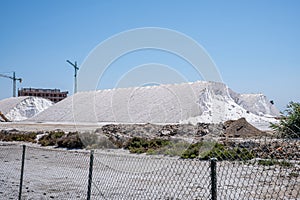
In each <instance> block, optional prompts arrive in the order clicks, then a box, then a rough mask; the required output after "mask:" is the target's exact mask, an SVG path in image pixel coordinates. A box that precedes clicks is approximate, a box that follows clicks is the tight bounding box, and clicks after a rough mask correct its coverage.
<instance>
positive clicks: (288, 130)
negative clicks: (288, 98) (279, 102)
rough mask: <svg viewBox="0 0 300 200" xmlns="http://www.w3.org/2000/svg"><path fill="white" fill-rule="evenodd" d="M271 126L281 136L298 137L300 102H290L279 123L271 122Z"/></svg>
mask: <svg viewBox="0 0 300 200" xmlns="http://www.w3.org/2000/svg"><path fill="white" fill-rule="evenodd" d="M271 128H272V129H273V130H275V131H277V132H278V134H279V135H280V136H281V137H285V138H300V103H295V102H290V103H289V104H288V105H287V109H286V110H285V111H284V113H282V115H281V118H280V120H279V123H278V124H273V123H271Z"/></svg>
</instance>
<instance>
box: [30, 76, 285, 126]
mask: <svg viewBox="0 0 300 200" xmlns="http://www.w3.org/2000/svg"><path fill="white" fill-rule="evenodd" d="M278 115H279V112H278V110H277V109H276V108H275V107H274V105H272V104H271V103H270V102H269V101H268V99H267V98H266V97H265V96H264V95H262V94H247V95H245V94H238V93H235V92H234V91H232V90H231V89H229V88H228V87H227V86H226V85H225V84H223V83H216V82H206V81H198V82H194V83H182V84H173V85H160V86H147V87H134V88H120V89H112V90H99V91H90V92H79V93H77V94H75V95H73V96H70V97H68V98H66V99H64V100H63V101H61V102H59V103H57V104H55V105H54V106H52V107H50V108H49V109H47V110H45V111H44V112H41V113H40V114H38V115H37V116H36V117H33V118H31V120H33V121H46V122H92V123H95V122H117V123H147V122H150V123H179V122H181V123H197V122H207V123H218V122H224V121H226V120H231V119H238V118H241V117H245V118H246V119H247V120H248V121H249V122H250V123H251V122H252V123H256V124H261V123H262V124H264V123H269V122H270V121H274V120H275V119H274V118H273V117H274V116H278Z"/></svg>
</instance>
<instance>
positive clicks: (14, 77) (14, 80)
mask: <svg viewBox="0 0 300 200" xmlns="http://www.w3.org/2000/svg"><path fill="white" fill-rule="evenodd" d="M0 77H3V78H9V79H12V80H13V97H16V89H17V87H16V81H19V82H20V83H22V79H21V78H16V73H15V72H13V76H7V75H4V74H0Z"/></svg>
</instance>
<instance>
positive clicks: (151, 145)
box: [124, 137, 170, 154]
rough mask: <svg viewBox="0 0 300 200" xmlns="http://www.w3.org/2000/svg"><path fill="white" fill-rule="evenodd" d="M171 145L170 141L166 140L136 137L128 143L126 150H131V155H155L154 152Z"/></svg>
mask: <svg viewBox="0 0 300 200" xmlns="http://www.w3.org/2000/svg"><path fill="white" fill-rule="evenodd" d="M168 144H170V141H168V140H164V139H159V138H155V139H146V138H139V137H134V138H132V139H130V140H129V141H128V143H127V144H126V145H125V147H124V148H125V149H129V151H130V153H146V152H149V153H150V154H152V153H153V151H154V150H157V149H159V148H161V147H164V146H166V145H168Z"/></svg>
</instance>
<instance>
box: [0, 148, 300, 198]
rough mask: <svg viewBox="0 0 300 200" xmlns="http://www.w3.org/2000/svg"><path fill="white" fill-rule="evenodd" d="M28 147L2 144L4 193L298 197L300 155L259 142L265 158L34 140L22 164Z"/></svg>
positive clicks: (22, 195) (1, 190)
mask: <svg viewBox="0 0 300 200" xmlns="http://www.w3.org/2000/svg"><path fill="white" fill-rule="evenodd" d="M289 144H290V145H293V144H292V143H291V142H290V143H289ZM281 146H282V145H281ZM271 147H272V145H268V144H267V143H266V148H265V151H266V152H268V151H271V150H270V149H271ZM254 150H255V149H254ZM265 151H264V152H265ZM22 152H23V148H22V145H19V144H15V143H1V145H0V162H1V165H0V175H1V176H0V182H1V184H0V199H18V197H19V199H166V200H167V199H168V200H169V199H194V200H198V199H213V200H215V199H300V175H299V174H300V167H299V162H298V161H299V160H297V159H299V157H292V158H291V159H289V160H284V159H280V158H279V159H277V160H275V159H274V157H273V156H272V155H273V154H272V152H269V153H268V154H266V155H267V156H265V157H263V156H262V153H261V152H259V150H258V149H257V150H255V151H254V152H253V153H256V154H259V155H261V157H263V159H257V158H254V159H250V160H243V159H234V160H233V159H226V157H224V156H217V157H219V159H218V160H215V159H211V160H200V159H198V158H195V159H180V158H178V157H168V156H163V155H145V154H129V153H127V152H126V151H124V150H121V149H114V150H92V151H88V150H62V149H54V148H47V147H43V148H42V147H38V146H36V147H35V146H33V145H31V146H27V147H26V150H25V154H24V155H25V157H24V170H23V171H22ZM219 153H220V154H223V153H224V152H219ZM295 153H297V152H295ZM276 155H277V154H274V156H275V157H276ZM295 155H296V156H297V155H298V154H295ZM268 157H269V159H267V158H268ZM220 158H224V159H220ZM22 173H23V178H22V177H21V174H22ZM20 186H21V187H20Z"/></svg>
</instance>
